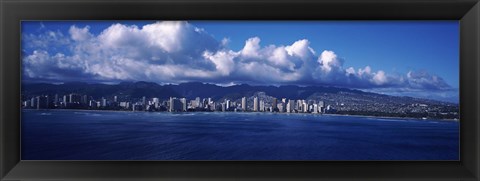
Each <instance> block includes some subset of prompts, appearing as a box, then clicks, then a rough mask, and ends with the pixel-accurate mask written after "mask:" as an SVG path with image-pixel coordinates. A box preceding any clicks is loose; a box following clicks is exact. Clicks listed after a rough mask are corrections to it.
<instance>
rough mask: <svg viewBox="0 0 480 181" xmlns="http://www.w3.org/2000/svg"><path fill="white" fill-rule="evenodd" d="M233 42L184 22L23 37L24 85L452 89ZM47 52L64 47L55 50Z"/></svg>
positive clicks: (292, 50)
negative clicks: (76, 82)
mask: <svg viewBox="0 0 480 181" xmlns="http://www.w3.org/2000/svg"><path fill="white" fill-rule="evenodd" d="M229 42H230V40H229V39H228V38H223V39H221V40H216V39H215V38H213V36H212V35H210V34H209V33H208V32H207V31H206V30H204V29H201V28H198V27H195V26H193V25H191V24H189V23H187V22H182V21H165V22H156V23H152V24H147V25H144V26H142V27H138V26H136V25H124V24H112V25H111V26H109V27H108V28H106V29H104V30H103V31H101V32H100V33H98V34H96V35H95V34H93V33H91V32H90V27H89V26H85V27H77V26H75V25H73V26H71V27H70V29H69V30H68V35H64V34H62V33H61V32H59V31H57V32H55V31H47V32H44V33H41V34H37V35H33V34H28V35H24V42H23V45H24V46H29V47H30V48H33V49H35V51H32V52H30V53H26V54H25V55H24V56H23V70H24V71H23V72H24V76H25V77H26V78H30V79H41V80H52V81H56V82H58V81H72V80H85V79H88V80H90V81H123V80H127V81H153V82H160V83H179V82H187V81H204V82H210V83H217V84H221V85H230V84H236V83H252V84H270V85H272V84H273V85H279V84H300V85H334V86H344V87H350V88H386V87H388V88H409V89H419V90H424V89H432V90H443V89H449V88H450V86H449V85H448V84H446V83H445V81H444V80H443V79H442V78H441V77H438V76H436V75H432V74H429V73H428V72H425V71H413V70H412V71H410V72H408V73H406V74H405V75H392V74H388V73H387V72H385V71H383V70H374V69H373V68H372V67H370V66H369V65H366V66H365V67H363V68H358V69H355V68H354V67H348V68H345V67H344V62H345V60H344V59H342V58H340V57H339V56H338V55H337V54H336V53H335V52H334V51H333V50H323V51H319V52H320V53H319V54H317V52H316V51H315V50H314V49H313V48H312V47H310V41H309V40H307V39H300V40H297V41H295V42H291V44H290V45H262V44H261V38H260V37H251V38H249V39H247V40H245V45H244V46H243V48H242V49H241V50H239V51H233V50H231V49H229V48H228V44H229ZM51 45H55V46H63V47H64V48H63V49H52V48H51Z"/></svg>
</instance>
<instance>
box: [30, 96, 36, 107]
mask: <svg viewBox="0 0 480 181" xmlns="http://www.w3.org/2000/svg"><path fill="white" fill-rule="evenodd" d="M36 103H37V99H36V98H35V97H32V99H30V107H32V108H36V107H37V105H36Z"/></svg>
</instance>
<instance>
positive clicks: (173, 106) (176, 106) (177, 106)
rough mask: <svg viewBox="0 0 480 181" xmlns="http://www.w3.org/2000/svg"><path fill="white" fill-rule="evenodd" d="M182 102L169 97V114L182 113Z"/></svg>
mask: <svg viewBox="0 0 480 181" xmlns="http://www.w3.org/2000/svg"><path fill="white" fill-rule="evenodd" d="M183 108H184V106H183V102H182V101H181V100H180V99H177V98H176V97H170V108H169V111H170V112H180V111H183Z"/></svg>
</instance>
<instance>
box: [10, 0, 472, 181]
mask: <svg viewBox="0 0 480 181" xmlns="http://www.w3.org/2000/svg"><path fill="white" fill-rule="evenodd" d="M0 16H1V17H0V19H1V20H0V26H1V28H0V40H1V48H0V55H1V61H0V90H1V94H0V179H1V180H57V179H61V180H69V179H71V180H101V179H108V180H118V179H129V180H147V179H157V180H161V179H165V180H462V181H470V180H472V181H473V180H477V181H478V180H480V159H479V158H480V154H479V153H480V150H479V149H480V140H479V138H480V135H479V130H480V124H479V110H480V109H479V103H480V101H479V98H480V97H479V93H480V84H479V70H480V54H479V52H480V3H479V1H478V0H336V1H335V0H296V1H294V0H178V1H174V0H156V1H153V0H140V1H134V0H119V1H109V0H84V1H82V0H63V1H60V0H38V1H34V0H15V1H14V0H0ZM158 19H161V20H183V19H185V20H459V21H460V111H461V112H460V115H461V116H460V138H461V141H460V147H461V149H460V150H461V151H460V157H461V158H460V161H434V162H431V161H430V162H420V161H381V162H375V161H355V162H344V161H318V162H317V161H308V162H302V161H265V162H260V161H22V160H20V134H19V133H20V109H19V108H20V64H21V61H20V21H21V20H158Z"/></svg>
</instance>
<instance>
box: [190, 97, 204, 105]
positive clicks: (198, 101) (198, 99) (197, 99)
mask: <svg viewBox="0 0 480 181" xmlns="http://www.w3.org/2000/svg"><path fill="white" fill-rule="evenodd" d="M195 102H196V104H195V106H194V107H202V105H201V104H200V97H197V98H195ZM192 106H193V105H192Z"/></svg>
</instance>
